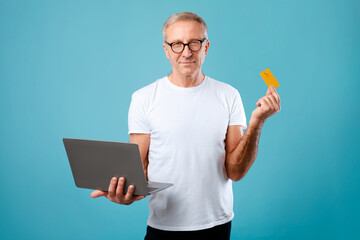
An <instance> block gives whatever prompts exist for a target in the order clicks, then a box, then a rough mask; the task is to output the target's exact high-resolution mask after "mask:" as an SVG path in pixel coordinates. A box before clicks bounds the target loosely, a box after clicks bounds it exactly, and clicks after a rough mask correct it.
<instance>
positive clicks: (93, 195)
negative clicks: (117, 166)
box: [91, 190, 107, 198]
mask: <svg viewBox="0 0 360 240" xmlns="http://www.w3.org/2000/svg"><path fill="white" fill-rule="evenodd" d="M106 194H107V192H104V191H100V190H95V191H93V192H92V193H91V197H92V198H97V197H102V196H106Z"/></svg>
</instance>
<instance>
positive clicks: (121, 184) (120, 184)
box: [116, 177, 125, 199]
mask: <svg viewBox="0 0 360 240" xmlns="http://www.w3.org/2000/svg"><path fill="white" fill-rule="evenodd" d="M124 185H125V178H123V177H121V178H119V181H118V184H117V188H116V197H118V198H121V199H122V198H124Z"/></svg>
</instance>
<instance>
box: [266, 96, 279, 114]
mask: <svg viewBox="0 0 360 240" xmlns="http://www.w3.org/2000/svg"><path fill="white" fill-rule="evenodd" d="M267 98H268V99H269V100H270V101H271V109H272V110H273V111H277V110H278V104H277V102H276V99H275V97H274V96H273V95H270V96H268V97H267Z"/></svg>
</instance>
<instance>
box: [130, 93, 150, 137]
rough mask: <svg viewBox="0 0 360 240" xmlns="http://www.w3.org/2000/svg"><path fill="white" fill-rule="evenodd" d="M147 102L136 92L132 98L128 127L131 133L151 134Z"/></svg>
mask: <svg viewBox="0 0 360 240" xmlns="http://www.w3.org/2000/svg"><path fill="white" fill-rule="evenodd" d="M146 108H147V105H146V102H145V101H144V100H143V99H142V98H141V96H140V95H138V94H137V93H136V92H135V93H134V94H133V95H132V97H131V103H130V107H129V114H128V127H129V132H128V133H129V134H130V133H150V128H149V124H148V118H147V114H146V113H147V109H146Z"/></svg>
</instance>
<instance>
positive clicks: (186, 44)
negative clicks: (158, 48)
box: [165, 38, 207, 53]
mask: <svg viewBox="0 0 360 240" xmlns="http://www.w3.org/2000/svg"><path fill="white" fill-rule="evenodd" d="M205 40H207V38H203V39H202V40H192V41H190V42H188V43H183V42H172V43H168V42H165V43H166V44H167V45H169V46H170V48H171V50H172V51H173V52H174V53H182V52H183V51H184V49H185V47H186V46H188V48H189V49H190V50H191V51H192V52H198V51H200V49H201V47H202V43H203V42H204V41H205ZM194 41H199V42H200V44H201V47H200V49H199V50H196V51H194V50H192V49H191V48H190V43H192V42H194ZM174 43H182V45H183V49H182V50H181V51H180V52H175V51H174V49H173V47H172V45H173V44H174Z"/></svg>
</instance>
